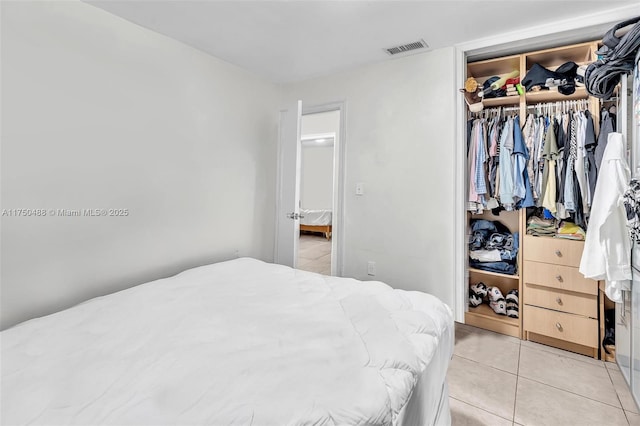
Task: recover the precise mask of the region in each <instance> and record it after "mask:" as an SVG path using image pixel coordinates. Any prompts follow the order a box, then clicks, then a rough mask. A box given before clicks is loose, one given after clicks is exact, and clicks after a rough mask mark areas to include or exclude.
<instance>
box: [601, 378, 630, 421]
mask: <svg viewBox="0 0 640 426" xmlns="http://www.w3.org/2000/svg"><path fill="white" fill-rule="evenodd" d="M605 368H606V367H605ZM607 376H609V380H610V381H611V386H613V391H614V392H615V393H616V397H617V398H618V402H619V403H620V407H622V413H623V414H624V418H625V419H626V420H627V424H629V425H630V424H631V421H629V416H627V410H625V409H624V405H623V404H622V400H621V399H620V394H618V389H617V388H616V384H615V383H613V377H611V371H609V369H608V368H607Z"/></svg>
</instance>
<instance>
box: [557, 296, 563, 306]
mask: <svg viewBox="0 0 640 426" xmlns="http://www.w3.org/2000/svg"><path fill="white" fill-rule="evenodd" d="M556 303H558V305H562V299H560V298H559V297H556Z"/></svg>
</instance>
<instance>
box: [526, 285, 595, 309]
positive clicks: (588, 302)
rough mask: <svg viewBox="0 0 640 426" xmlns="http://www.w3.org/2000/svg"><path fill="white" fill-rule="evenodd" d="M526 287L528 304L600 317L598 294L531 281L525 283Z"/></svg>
mask: <svg viewBox="0 0 640 426" xmlns="http://www.w3.org/2000/svg"><path fill="white" fill-rule="evenodd" d="M524 288H525V289H524V294H523V295H524V300H523V302H524V303H525V304H527V305H535V306H540V307H542V308H549V309H555V310H557V311H562V312H568V313H572V314H577V315H584V316H587V317H591V318H598V296H596V295H592V294H584V293H575V292H573V291H566V290H560V289H555V288H551V287H541V286H537V285H534V284H529V283H525V285H524Z"/></svg>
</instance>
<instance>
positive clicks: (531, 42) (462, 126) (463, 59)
mask: <svg viewBox="0 0 640 426" xmlns="http://www.w3.org/2000/svg"><path fill="white" fill-rule="evenodd" d="M633 16H637V5H635V4H634V5H628V6H622V7H619V8H615V9H612V10H607V11H603V12H599V13H594V14H590V15H583V16H576V17H573V18H570V19H565V20H561V21H556V22H549V23H547V24H543V25H539V26H536V27H531V28H528V29H523V30H518V31H514V32H510V33H505V34H499V35H497V36H493V37H488V38H484V39H479V40H474V41H472V42H469V43H462V44H458V45H456V46H454V50H455V52H454V56H455V82H456V86H455V87H464V81H465V79H466V74H467V70H466V68H467V58H468V57H470V56H471V57H474V59H476V58H477V59H480V58H483V59H488V58H489V57H500V56H506V55H511V54H515V53H518V52H526V51H532V50H537V49H544V48H548V47H552V46H562V45H566V44H574V43H579V42H583V41H592V40H598V39H601V38H602V36H603V35H604V34H605V33H606V31H607V30H609V28H611V27H612V26H613V25H615V24H616V23H618V22H620V21H623V20H625V19H629V18H630V17H633ZM558 28H562V31H560V32H559V31H558ZM489 55H491V56H489ZM455 105H456V126H455V130H456V131H455V141H456V143H455V156H454V170H455V179H454V190H455V194H456V196H454V205H453V211H454V222H455V223H454V244H453V250H454V253H453V259H454V262H453V263H454V271H453V277H454V283H455V285H454V306H453V312H454V320H455V321H457V322H461V323H464V314H465V312H466V310H467V297H468V295H467V293H468V290H467V283H468V279H469V275H468V271H467V237H466V229H467V223H466V222H467V221H466V207H465V206H466V201H465V198H466V197H465V195H466V178H467V167H466V164H467V163H466V156H467V154H466V152H465V149H464V146H466V144H465V143H464V138H465V137H466V120H467V113H466V108H465V103H464V99H463V97H462V96H457V102H456V104H455ZM520 300H522V297H521V298H520ZM521 312H522V311H521Z"/></svg>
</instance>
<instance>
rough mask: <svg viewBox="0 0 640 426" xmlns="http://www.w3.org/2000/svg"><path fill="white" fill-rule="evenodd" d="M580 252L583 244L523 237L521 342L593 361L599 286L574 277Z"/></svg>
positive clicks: (595, 348)
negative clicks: (591, 358)
mask: <svg viewBox="0 0 640 426" xmlns="http://www.w3.org/2000/svg"><path fill="white" fill-rule="evenodd" d="M583 248H584V242H583V241H573V240H562V239H559V238H547V237H535V236H531V235H527V236H525V237H524V244H523V257H524V262H523V268H522V269H523V271H522V272H523V287H524V289H523V292H522V295H523V297H522V302H523V314H522V318H523V330H524V334H525V336H524V338H525V339H527V340H533V341H537V342H540V343H544V344H547V345H551V346H556V347H560V348H563V349H567V350H570V351H573V352H579V353H582V354H584V355H589V356H593V357H594V358H598V356H599V354H598V349H599V341H600V337H599V330H600V328H599V323H598V311H599V302H598V297H599V292H598V282H597V281H594V280H590V279H586V278H584V277H583V276H582V274H581V273H580V272H579V271H578V267H579V266H580V259H581V257H582V250H583Z"/></svg>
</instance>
